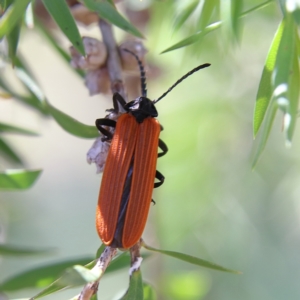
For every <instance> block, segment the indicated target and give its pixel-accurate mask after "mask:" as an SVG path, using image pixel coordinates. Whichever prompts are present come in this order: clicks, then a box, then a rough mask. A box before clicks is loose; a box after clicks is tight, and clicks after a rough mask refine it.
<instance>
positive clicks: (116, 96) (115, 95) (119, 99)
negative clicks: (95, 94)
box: [113, 93, 126, 113]
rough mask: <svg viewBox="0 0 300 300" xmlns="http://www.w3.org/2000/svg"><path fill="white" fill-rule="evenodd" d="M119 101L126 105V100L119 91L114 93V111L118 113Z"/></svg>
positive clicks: (123, 105)
mask: <svg viewBox="0 0 300 300" xmlns="http://www.w3.org/2000/svg"><path fill="white" fill-rule="evenodd" d="M118 102H119V103H120V104H121V106H122V107H123V108H124V107H125V105H126V101H125V100H124V98H123V97H122V96H121V95H120V94H119V93H114V95H113V105H114V111H115V112H116V113H118V112H119V105H118Z"/></svg>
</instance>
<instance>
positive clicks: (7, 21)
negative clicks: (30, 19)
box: [0, 0, 32, 39]
mask: <svg viewBox="0 0 300 300" xmlns="http://www.w3.org/2000/svg"><path fill="white" fill-rule="evenodd" d="M31 1H32V0H22V1H15V2H14V3H13V4H12V5H10V6H9V8H8V9H7V10H6V12H5V14H4V15H3V16H2V17H1V19H0V39H2V38H3V37H4V36H5V35H7V34H9V33H10V32H11V31H12V30H13V29H14V27H15V25H16V24H17V23H18V22H19V21H20V20H21V18H22V17H23V15H24V13H25V11H26V8H27V6H28V4H29V3H30V2H31Z"/></svg>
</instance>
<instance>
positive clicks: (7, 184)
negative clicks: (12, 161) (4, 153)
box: [0, 169, 42, 190]
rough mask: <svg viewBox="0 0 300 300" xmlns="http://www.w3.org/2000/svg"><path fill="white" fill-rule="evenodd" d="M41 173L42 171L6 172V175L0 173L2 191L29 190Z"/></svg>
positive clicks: (20, 170)
mask: <svg viewBox="0 0 300 300" xmlns="http://www.w3.org/2000/svg"><path fill="white" fill-rule="evenodd" d="M41 172H42V171H41V170H36V171H28V170H22V169H19V170H12V169H11V170H6V171H5V172H4V173H0V189H6V190H24V189H28V188H30V187H31V186H32V185H33V184H34V183H35V181H36V180H37V178H38V177H39V175H40V173H41Z"/></svg>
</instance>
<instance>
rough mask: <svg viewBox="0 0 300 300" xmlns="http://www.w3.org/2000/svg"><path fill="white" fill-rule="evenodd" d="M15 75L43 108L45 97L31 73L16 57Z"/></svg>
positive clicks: (23, 62)
mask: <svg viewBox="0 0 300 300" xmlns="http://www.w3.org/2000/svg"><path fill="white" fill-rule="evenodd" d="M15 73H16V75H17V77H18V78H19V79H20V81H21V82H22V83H23V85H24V87H25V88H26V89H27V91H28V92H29V93H30V94H31V95H32V96H33V97H35V98H36V102H37V103H39V104H41V105H42V106H44V105H45V102H46V96H45V95H44V93H43V91H42V89H41V88H40V87H39V85H38V83H37V81H36V80H35V78H34V76H33V74H32V72H31V71H30V69H29V68H28V67H27V66H26V63H25V61H23V59H21V58H20V57H17V58H16V61H15Z"/></svg>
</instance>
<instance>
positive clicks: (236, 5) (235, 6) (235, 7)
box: [231, 0, 243, 40]
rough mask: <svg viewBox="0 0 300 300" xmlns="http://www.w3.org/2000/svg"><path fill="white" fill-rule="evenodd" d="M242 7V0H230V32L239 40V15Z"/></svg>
mask: <svg viewBox="0 0 300 300" xmlns="http://www.w3.org/2000/svg"><path fill="white" fill-rule="evenodd" d="M242 8H243V0H240V1H235V0H231V16H232V18H231V24H232V25H231V26H232V32H233V34H234V37H235V38H236V40H239V38H240V32H241V24H240V20H241V19H240V16H241V13H242Z"/></svg>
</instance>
